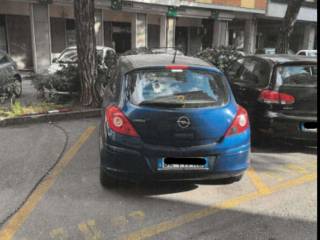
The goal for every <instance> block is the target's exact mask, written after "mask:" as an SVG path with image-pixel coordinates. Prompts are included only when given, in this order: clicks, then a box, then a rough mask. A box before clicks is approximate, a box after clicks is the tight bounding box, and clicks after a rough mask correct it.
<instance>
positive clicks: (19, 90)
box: [13, 77, 22, 97]
mask: <svg viewBox="0 0 320 240" xmlns="http://www.w3.org/2000/svg"><path fill="white" fill-rule="evenodd" d="M13 92H14V94H15V95H16V97H20V96H21V94H22V82H21V80H20V79H19V77H16V79H15V80H14V90H13Z"/></svg>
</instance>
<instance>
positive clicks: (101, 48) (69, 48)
mask: <svg viewBox="0 0 320 240" xmlns="http://www.w3.org/2000/svg"><path fill="white" fill-rule="evenodd" d="M67 49H68V50H71V49H72V50H73V49H77V46H70V47H67V48H66V49H65V50H67ZM96 49H97V50H113V51H114V49H113V48H111V47H105V46H96Z"/></svg>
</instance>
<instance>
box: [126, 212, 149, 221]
mask: <svg viewBox="0 0 320 240" xmlns="http://www.w3.org/2000/svg"><path fill="white" fill-rule="evenodd" d="M129 217H131V218H133V219H134V220H138V221H143V219H144V217H145V214H144V212H142V211H134V212H131V213H129Z"/></svg>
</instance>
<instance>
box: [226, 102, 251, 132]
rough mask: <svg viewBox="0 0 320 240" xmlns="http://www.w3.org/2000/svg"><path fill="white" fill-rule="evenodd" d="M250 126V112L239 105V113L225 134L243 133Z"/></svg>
mask: <svg viewBox="0 0 320 240" xmlns="http://www.w3.org/2000/svg"><path fill="white" fill-rule="evenodd" d="M248 128H249V117H248V113H247V111H246V110H245V109H244V108H243V107H241V106H238V112H237V115H236V117H235V118H234V120H233V122H232V124H231V126H230V127H229V129H228V131H227V133H226V135H225V136H226V137H227V136H230V135H233V134H239V133H242V132H244V131H245V130H246V129H248Z"/></svg>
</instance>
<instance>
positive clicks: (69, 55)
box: [58, 49, 103, 63]
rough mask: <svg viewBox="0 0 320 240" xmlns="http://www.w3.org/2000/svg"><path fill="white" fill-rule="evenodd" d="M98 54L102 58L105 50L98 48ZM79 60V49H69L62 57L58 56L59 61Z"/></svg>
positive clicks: (70, 61) (73, 61)
mask: <svg viewBox="0 0 320 240" xmlns="http://www.w3.org/2000/svg"><path fill="white" fill-rule="evenodd" d="M97 54H98V55H99V56H100V57H101V58H102V57H103V51H102V50H97ZM77 61H78V53H77V49H68V50H65V51H64V52H63V53H62V54H61V55H60V57H59V58H58V62H59V63H75V62H77Z"/></svg>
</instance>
